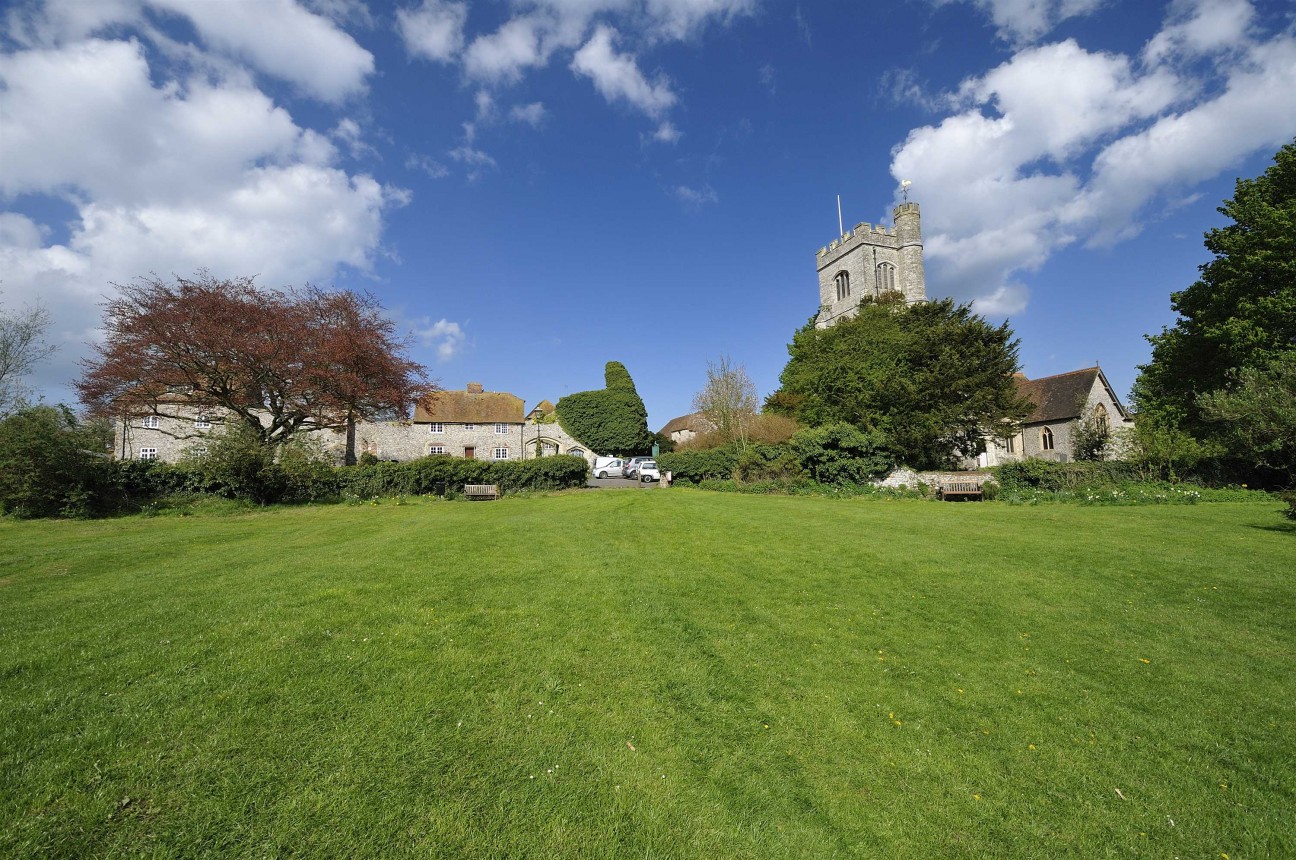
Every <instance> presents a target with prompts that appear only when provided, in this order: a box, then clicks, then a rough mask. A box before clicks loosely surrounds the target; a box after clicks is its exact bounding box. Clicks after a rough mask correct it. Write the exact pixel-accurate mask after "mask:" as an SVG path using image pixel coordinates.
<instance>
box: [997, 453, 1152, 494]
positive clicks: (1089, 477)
mask: <svg viewBox="0 0 1296 860" xmlns="http://www.w3.org/2000/svg"><path fill="white" fill-rule="evenodd" d="M993 471H994V473H995V477H997V478H998V479H999V485H1000V486H1001V487H1002V488H1003V489H1004V490H1006V491H1007V490H1047V491H1049V492H1057V491H1059V490H1076V489H1080V488H1084V487H1116V486H1120V485H1123V484H1130V483H1138V482H1141V481H1144V480H1146V476H1145V474H1144V472H1143V470H1142V469H1141V468H1139V466H1138V465H1137V464H1135V463H1127V462H1124V461H1121V460H1098V461H1096V462H1084V461H1080V462H1068V463H1055V462H1053V461H1052V460H1021V461H1019V462H1016V463H1007V464H1005V465H1003V466H996V467H995V468H994V470H993Z"/></svg>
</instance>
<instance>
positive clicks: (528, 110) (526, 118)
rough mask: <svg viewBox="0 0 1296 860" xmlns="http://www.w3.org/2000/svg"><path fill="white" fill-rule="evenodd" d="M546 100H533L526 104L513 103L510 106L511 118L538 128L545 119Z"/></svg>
mask: <svg viewBox="0 0 1296 860" xmlns="http://www.w3.org/2000/svg"><path fill="white" fill-rule="evenodd" d="M545 115H546V113H545V106H544V102H531V103H530V104H525V105H513V107H511V108H509V119H511V120H513V121H514V122H520V123H523V124H524V125H529V126H531V127H532V128H538V127H539V126H540V124H541V123H543V122H544V119H545Z"/></svg>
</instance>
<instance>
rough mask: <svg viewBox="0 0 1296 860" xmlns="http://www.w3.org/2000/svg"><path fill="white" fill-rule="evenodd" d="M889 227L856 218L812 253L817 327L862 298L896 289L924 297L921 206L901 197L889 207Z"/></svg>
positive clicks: (912, 298)
mask: <svg viewBox="0 0 1296 860" xmlns="http://www.w3.org/2000/svg"><path fill="white" fill-rule="evenodd" d="M892 215H893V217H894V219H895V226H894V227H887V226H885V225H882V224H877V225H874V224H869V223H868V222H860V223H859V224H856V225H855V227H854V228H853V229H851V230H849V231H847V232H846V233H843V234H842V235H841V236H839V237H838V238H836V239H834V240H833V241H832V242H830V243H829V244H827V245H825V246H823V247H822V248H820V249H819V250H818V251H817V252H816V253H815V268H816V269H818V272H819V300H820V301H819V305H820V313H819V321H818V325H819V326H821V327H822V326H827V325H832V324H833V322H835V321H836V320H837V319H839V318H841V317H843V316H850V315H853V314H854V313H855V312H856V310H858V308H859V303H860V302H861V301H863V300H864V299H866V298H873V299H876V298H880V297H881V296H883V295H884V294H888V293H894V292H899V293H902V294H903V295H904V297H905V300H906V301H908V302H910V303H913V302H921V301H926V299H927V283H926V275H925V273H924V270H923V257H922V252H923V247H922V210H921V209H920V208H919V206H918V204H917V203H910V202H909V201H905V202H903V203H901V204H900V205H898V206H896V207H895V208H894V209H893V210H892Z"/></svg>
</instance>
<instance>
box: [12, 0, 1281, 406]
mask: <svg viewBox="0 0 1296 860" xmlns="http://www.w3.org/2000/svg"><path fill="white" fill-rule="evenodd" d="M0 14H2V15H3V17H2V18H0V22H2V24H3V36H2V38H0V81H2V82H3V86H2V87H0V302H3V303H4V305H5V306H6V307H10V308H12V307H20V306H22V305H24V304H32V303H37V302H39V303H41V304H43V305H44V306H45V307H47V308H48V309H49V310H50V311H51V313H52V314H53V317H54V326H53V328H52V330H51V339H52V340H54V341H55V342H57V343H58V345H59V347H60V349H59V352H58V354H57V356H56V358H55V359H54V360H53V361H51V362H50V363H48V364H47V365H46V366H44V367H42V368H41V369H40V370H39V372H38V373H36V374H35V375H34V376H33V377H32V379H31V380H29V381H30V382H31V383H32V384H33V385H34V386H35V387H36V388H37V389H38V390H40V391H41V392H42V393H43V394H44V396H45V397H46V399H49V400H68V399H70V398H71V396H72V395H71V392H70V388H69V382H70V380H71V379H72V378H74V377H75V375H76V373H77V361H78V360H79V359H81V358H82V357H84V356H85V355H86V354H87V347H86V344H87V343H88V342H91V341H93V340H94V339H95V338H96V337H97V336H98V335H97V328H98V325H99V320H100V308H99V303H100V302H102V301H103V299H104V298H105V297H106V296H108V295H109V294H110V293H111V291H112V286H111V284H112V283H113V282H117V283H120V282H124V281H129V280H130V279H132V278H134V277H136V276H139V275H142V274H146V273H148V272H158V273H160V274H163V275H166V274H169V273H173V272H174V273H181V274H191V273H193V272H194V271H196V270H197V269H198V268H200V267H205V268H208V269H209V270H211V272H212V273H213V274H216V275H218V276H234V275H243V274H257V275H258V276H259V278H258V281H259V282H260V283H262V284H263V285H266V286H279V285H288V284H302V283H305V282H307V281H309V282H312V283H317V284H325V285H327V284H334V285H337V286H338V287H344V288H350V289H357V290H368V291H371V292H372V293H374V294H375V295H376V296H378V298H379V299H380V300H381V301H382V303H383V304H384V306H385V307H386V308H387V309H388V310H389V311H390V313H391V314H392V315H393V316H394V317H395V318H396V319H397V320H398V321H399V322H400V324H401V326H402V327H403V328H404V329H407V330H409V331H411V332H414V333H415V336H416V338H417V346H416V348H415V350H414V354H415V357H416V358H417V359H418V360H420V361H423V362H424V363H426V364H427V365H428V366H429V368H430V370H431V372H432V374H433V375H434V376H435V377H436V378H438V379H439V380H440V382H441V383H442V384H443V385H444V386H446V387H449V388H458V387H462V386H463V385H464V384H466V383H467V382H469V381H475V382H481V383H483V384H484V385H485V386H486V387H487V388H488V389H490V390H502V391H511V392H513V393H515V394H517V395H518V396H520V397H523V398H524V399H525V400H526V401H527V403H528V404H533V403H535V402H536V401H538V400H540V399H542V398H549V399H552V400H557V399H558V398H559V397H561V396H563V395H564V394H566V393H570V392H573V391H579V390H583V389H587V388H597V387H601V385H602V370H603V365H604V363H605V362H606V361H608V360H612V359H615V360H620V361H622V362H624V363H625V364H626V366H627V367H628V368H629V370H630V372H631V374H632V375H633V376H634V379H635V381H636V383H637V385H638V387H639V391H640V393H641V394H642V395H643V397H644V400H645V402H646V403H647V405H648V409H649V414H650V418H649V423H650V424H651V425H652V427H653V429H657V428H659V427H660V426H661V425H662V424H664V423H665V422H666V421H667V420H669V419H670V418H672V417H674V416H676V415H680V414H683V413H685V412H688V411H690V410H691V399H692V396H693V394H694V393H695V392H696V391H697V389H698V388H699V387H700V386H701V384H702V382H703V380H704V375H705V368H706V363H707V361H708V360H709V359H715V358H717V357H719V356H720V355H722V354H724V355H728V356H730V357H731V358H732V359H733V360H734V361H735V362H738V363H741V364H743V365H745V366H746V368H747V370H748V372H749V373H750V375H751V377H752V378H753V380H754V381H755V383H756V385H757V387H758V389H759V390H760V393H761V395H762V396H764V395H765V394H767V393H769V392H770V391H772V390H774V389H775V388H776V387H777V385H778V374H779V372H780V371H781V369H782V367H783V364H784V363H785V361H786V358H787V353H786V344H787V343H788V341H789V340H790V339H791V336H792V333H793V331H794V330H795V329H796V328H797V327H798V326H800V325H802V324H804V323H805V321H806V320H807V319H808V318H809V317H810V316H812V315H813V314H814V313H815V311H816V309H817V308H816V305H817V302H818V288H817V280H816V276H815V267H814V253H815V251H816V250H817V249H818V248H819V247H820V246H822V245H825V244H827V243H828V242H830V241H831V240H832V239H834V238H835V236H836V234H837V212H836V195H838V194H840V195H841V197H842V208H843V216H844V220H845V223H846V225H847V227H849V226H850V225H853V224H855V223H857V222H860V221H867V222H870V223H878V222H887V223H889V221H890V211H891V207H892V206H893V205H894V204H895V203H896V202H897V201H898V199H899V183H900V180H901V179H909V180H911V181H912V182H913V187H912V190H911V192H910V195H911V199H913V200H916V201H918V202H920V203H921V204H922V207H923V227H924V236H925V243H926V245H925V250H926V263H927V273H928V294H929V295H931V296H954V297H956V298H958V299H960V300H963V301H971V302H974V303H975V306H976V308H977V309H978V310H980V311H981V312H983V313H985V314H986V315H987V316H988V317H990V318H991V319H992V320H995V321H998V320H1001V319H1004V318H1008V319H1010V320H1011V322H1012V325H1013V327H1014V329H1015V331H1016V333H1017V335H1018V336H1019V337H1020V339H1021V342H1022V346H1021V355H1022V360H1023V365H1024V370H1025V372H1026V373H1027V374H1028V375H1029V376H1031V377H1038V376H1045V375H1049V374H1052V373H1059V372H1063V371H1067V370H1073V369H1076V368H1079V367H1085V366H1090V365H1092V364H1093V363H1094V362H1095V361H1099V362H1101V364H1102V366H1103V367H1104V369H1105V370H1106V372H1107V375H1108V377H1109V378H1110V379H1111V381H1112V383H1113V384H1114V385H1115V387H1116V389H1117V391H1118V392H1119V393H1120V394H1121V395H1122V396H1124V395H1125V393H1126V392H1127V391H1128V389H1129V386H1130V384H1131V383H1132V382H1133V380H1134V377H1135V374H1136V372H1137V370H1136V366H1137V365H1138V364H1139V363H1141V362H1143V361H1145V360H1146V358H1147V354H1148V352H1147V345H1146V343H1145V342H1144V340H1143V335H1144V334H1146V333H1148V332H1153V331H1157V330H1159V329H1160V327H1161V326H1163V325H1167V324H1169V323H1171V322H1172V314H1171V312H1170V307H1169V297H1170V293H1171V292H1173V291H1174V290H1177V289H1181V288H1183V287H1185V286H1187V285H1188V284H1189V283H1191V282H1192V281H1193V280H1194V278H1195V276H1196V267H1197V266H1198V265H1199V264H1201V263H1202V262H1204V260H1205V259H1206V254H1205V251H1204V249H1203V248H1202V244H1201V236H1202V232H1203V231H1204V230H1206V229H1208V228H1209V227H1212V226H1215V225H1218V224H1220V223H1222V217H1221V216H1220V215H1219V214H1218V213H1217V212H1216V207H1217V206H1218V205H1219V204H1220V202H1221V201H1222V200H1223V199H1224V198H1226V197H1228V196H1230V195H1231V192H1232V188H1233V182H1234V180H1235V179H1236V178H1237V177H1238V176H1254V175H1256V174H1258V173H1260V172H1261V171H1263V170H1264V169H1265V167H1266V166H1267V164H1268V163H1269V161H1270V159H1271V157H1272V155H1273V153H1274V152H1275V151H1276V150H1277V149H1278V148H1279V147H1280V146H1281V145H1283V144H1284V143H1286V142H1288V141H1290V140H1291V139H1292V138H1293V136H1294V135H1296V35H1294V29H1296V22H1294V20H1293V13H1292V8H1291V7H1290V4H1287V3H1277V2H1273V3H1264V2H1247V0H1183V2H1180V0H1175V2H1170V3H1147V2H1137V3H1120V2H1110V0H1109V1H1108V2H1103V0H974V2H957V0H949V2H939V0H908V2H896V3H890V4H863V3H856V2H816V3H811V2H801V3H793V2H776V0H508V2H444V0H422V2H413V0H409V2H401V3H379V2H370V3H364V2H360V0H301V2H292V0H260V2H243V0H96V1H95V2H91V0H57V2H55V0H51V2H23V3H9V4H7V5H6V6H4V7H3V12H2V13H0Z"/></svg>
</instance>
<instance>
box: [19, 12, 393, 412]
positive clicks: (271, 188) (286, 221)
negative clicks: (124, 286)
mask: <svg viewBox="0 0 1296 860" xmlns="http://www.w3.org/2000/svg"><path fill="white" fill-rule="evenodd" d="M82 5H87V6H88V5H90V4H82ZM171 5H173V6H174V7H175V8H176V9H177V10H185V14H188V13H189V12H190V11H193V10H190V9H188V7H187V6H186V5H185V4H171ZM245 5H248V6H252V5H256V6H258V8H262V9H263V13H264V14H266V15H269V16H270V18H269V19H267V20H275V19H274V17H273V16H274V15H275V14H285V12H284V9H282V8H280V7H281V6H282V5H283V4H279V3H267V4H245ZM76 6H77V4H64V6H60V4H57V3H56V4H54V5H53V6H51V7H50V9H49V12H50V15H51V17H50V18H48V19H45V20H43V22H42V20H39V19H37V18H35V17H29V18H27V19H25V21H26V23H25V25H24V26H26V27H27V29H26V30H25V31H24V32H25V33H27V34H29V35H30V34H38V35H39V36H40V38H41V40H43V41H39V42H33V43H31V44H29V45H28V46H27V47H25V48H19V49H17V50H13V51H11V52H8V53H4V54H0V116H3V117H4V122H3V125H0V136H2V137H3V140H2V143H0V146H2V148H3V152H4V157H3V158H2V159H0V203H2V205H3V206H5V207H13V206H15V204H14V203H13V201H14V200H15V198H19V197H20V196H21V197H22V198H23V199H43V200H45V201H48V202H49V204H50V206H52V207H54V208H53V211H56V212H58V213H59V214H58V216H57V221H55V220H53V219H51V221H50V223H49V224H42V223H38V221H37V220H35V219H34V218H33V217H32V215H31V213H30V211H26V212H17V211H5V212H0V228H2V229H0V272H3V279H4V285H3V286H4V290H5V301H6V303H10V302H13V303H16V304H24V303H27V304H31V303H36V302H40V303H41V304H43V305H44V306H45V307H48V308H49V309H50V310H51V311H52V313H53V316H54V321H53V326H52V329H51V332H50V334H51V339H52V340H53V341H54V342H56V343H58V344H59V345H60V346H61V347H62V348H61V349H60V351H59V353H58V355H57V356H56V358H55V360H54V362H52V363H51V364H49V365H48V366H46V367H44V368H42V369H41V370H40V374H41V376H40V378H38V379H37V380H36V382H37V383H38V384H40V385H41V386H42V387H45V388H46V389H47V390H49V391H52V392H53V396H56V397H67V396H68V395H69V392H68V389H67V388H66V384H67V382H68V381H69V380H70V379H72V378H73V377H75V376H76V373H77V367H76V362H77V360H78V359H79V358H81V357H82V356H84V355H85V354H86V343H87V342H91V341H94V340H95V339H97V336H98V335H97V328H98V325H99V323H100V307H99V302H101V301H102V300H103V299H104V298H105V297H107V296H108V295H109V294H110V293H111V292H112V287H111V283H113V282H117V283H121V282H125V281H129V280H131V279H132V278H134V277H137V276H140V275H144V274H147V273H149V272H157V273H159V274H161V275H162V276H164V277H165V276H169V275H170V274H172V273H177V274H190V273H193V272H194V271H196V270H197V269H199V268H208V269H210V270H211V272H212V273H213V274H214V275H216V276H218V277H229V276H235V275H259V276H260V281H261V282H262V283H266V284H268V285H273V286H278V285H282V284H301V283H303V282H305V281H307V280H327V279H329V278H331V277H332V276H333V274H334V272H335V271H336V270H337V268H338V267H339V266H348V267H353V268H355V269H359V270H367V269H369V268H370V266H371V265H372V261H373V259H374V257H375V256H376V254H377V253H379V249H380V246H381V238H382V232H383V225H384V217H385V215H386V214H387V213H388V212H389V211H390V210H391V209H393V208H394V207H397V206H400V205H402V204H403V203H404V202H405V201H406V200H408V192H406V191H404V190H403V189H399V188H393V187H390V186H385V185H382V184H380V183H379V182H377V181H375V180H374V179H373V178H372V177H370V176H367V175H364V174H349V173H347V172H346V171H345V170H342V169H340V168H339V167H338V166H337V164H336V162H337V159H338V152H337V149H336V147H335V146H334V144H333V143H331V142H330V140H329V136H326V135H324V134H320V133H318V132H315V131H313V130H311V129H308V128H304V127H302V126H299V125H298V124H297V123H296V122H295V121H294V119H293V118H292V116H291V115H290V114H289V113H288V111H286V110H285V109H284V108H283V107H281V106H279V105H277V104H276V103H275V102H274V101H273V100H272V99H271V98H270V97H269V96H267V95H266V94H265V93H264V92H262V91H261V90H259V89H257V88H256V87H255V86H254V85H253V83H252V81H253V80H254V77H253V76H252V75H250V74H245V73H233V74H229V75H228V76H221V75H218V74H215V73H214V71H213V70H214V69H219V68H224V67H233V68H236V69H237V66H236V65H235V66H231V64H237V63H239V61H238V60H237V59H232V58H231V57H230V56H226V55H222V56H219V57H218V56H216V55H211V56H212V57H213V61H212V62H211V63H203V64H193V63H181V64H179V65H177V66H174V67H172V66H169V65H168V64H167V59H168V57H169V56H170V54H168V53H167V52H166V51H152V50H150V49H149V48H148V46H147V40H148V39H150V38H152V37H153V36H154V35H155V33H154V31H152V30H151V29H149V28H144V29H141V30H138V31H136V32H135V33H134V36H133V38H131V39H129V40H127V39H124V38H115V39H108V38H87V37H86V35H85V32H80V34H79V35H77V36H76V38H71V39H69V40H68V41H67V42H66V43H60V42H57V41H54V42H50V41H48V39H50V38H54V39H58V38H62V37H63V34H66V33H74V34H76V33H78V31H79V30H80V31H84V30H85V29H86V28H89V29H90V31H94V32H98V30H97V25H96V24H95V23H94V22H93V21H89V20H88V19H87V18H86V16H85V15H84V14H83V15H82V17H81V18H80V19H75V15H73V14H72V13H66V14H65V15H64V17H63V18H59V17H58V16H59V15H60V14H63V13H60V11H59V10H60V8H65V9H75V8H76ZM104 6H105V8H107V7H111V9H112V10H114V14H115V15H116V17H115V18H114V22H115V23H116V24H117V25H118V26H124V25H123V24H122V23H121V22H122V16H124V15H126V14H127V13H128V12H129V11H130V8H128V7H130V6H131V4H127V3H119V4H116V5H113V4H104ZM96 8H99V7H98V6H97V5H96ZM82 11H84V10H82ZM297 11H298V12H300V13H301V14H310V13H306V12H305V11H304V10H300V9H299V10H297ZM195 14H196V15H198V16H199V18H200V19H202V16H203V15H205V14H206V13H204V12H202V11H198V12H196V13H195ZM251 14H252V13H251V12H246V13H244V12H240V14H239V15H236V16H234V19H235V20H236V21H243V22H244V23H246V17H240V16H245V15H251ZM293 14H295V13H293ZM68 15H72V17H71V18H69V17H68ZM73 19H75V20H73ZM202 20H205V19H202ZM320 20H321V21H323V20H324V19H320ZM290 23H292V25H293V26H294V27H296V26H297V25H298V24H301V23H302V22H300V21H290ZM325 23H326V24H327V23H328V22H325ZM303 26H304V27H305V30H304V32H305V34H306V38H307V40H308V41H309V40H310V39H311V38H312V33H316V31H313V30H312V29H311V26H312V25H310V23H309V22H306V24H304V25H303ZM328 26H331V24H329V25H328ZM195 28H196V29H197V30H199V33H200V36H202V27H200V26H198V25H197V24H195ZM316 35H318V33H316ZM203 38H204V40H206V39H207V36H203ZM229 39H231V40H233V39H234V36H233V35H231V36H229ZM210 41H211V42H212V43H219V42H220V39H216V38H215V37H212V38H211V40H210ZM245 44H255V43H254V42H247V40H245ZM316 44H321V43H320V42H318V41H317V42H316ZM322 44H324V45H325V46H327V45H328V44H330V43H329V42H328V40H327V39H324V40H323V42H322ZM338 44H340V43H338ZM190 50H191V51H193V52H194V53H195V54H196V55H200V56H205V54H204V52H203V49H202V48H198V47H194V46H190ZM229 51H231V52H233V53H238V54H239V55H240V56H242V55H243V48H239V49H238V50H237V51H236V50H235V49H234V48H233V47H232V46H231V47H229ZM248 51H249V52H250V54H254V53H255V50H254V49H248ZM289 53H291V52H289ZM334 56H337V55H334ZM342 56H344V57H345V56H346V51H345V50H343V52H342ZM366 56H367V54H366ZM218 60H219V62H218ZM244 61H245V62H247V63H249V64H250V63H253V62H254V58H253V57H252V56H250V55H249V56H247V57H245V58H244ZM258 62H259V60H258ZM363 65H364V64H363V63H360V64H352V65H351V67H350V71H349V72H348V73H347V74H346V75H336V76H333V77H327V76H326V77H325V78H323V79H320V81H317V83H319V84H320V85H319V86H317V87H316V88H315V89H316V92H315V93H314V94H315V95H316V96H327V97H329V98H332V97H333V96H335V95H341V94H343V93H345V92H348V91H351V90H352V89H354V87H355V86H359V85H362V82H363V69H362V67H363ZM194 68H199V69H201V71H200V72H198V73H193V74H191V75H189V76H185V74H181V73H179V72H178V70H182V69H190V70H192V69H194ZM304 68H306V67H305V66H302V67H298V69H299V70H300V69H304ZM285 74H287V72H285ZM329 135H330V136H332V137H333V138H334V139H335V140H338V141H339V142H340V143H341V144H342V145H343V146H345V147H346V148H347V149H348V150H352V151H354V148H355V147H363V146H364V143H363V138H362V134H361V128H360V126H359V124H358V123H356V122H355V121H353V120H350V119H342V120H340V121H339V122H338V123H337V125H336V126H335V127H334V128H333V129H332V130H331V131H330V132H329Z"/></svg>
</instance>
